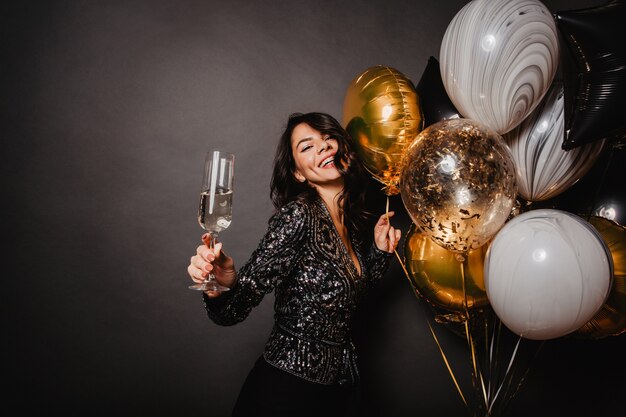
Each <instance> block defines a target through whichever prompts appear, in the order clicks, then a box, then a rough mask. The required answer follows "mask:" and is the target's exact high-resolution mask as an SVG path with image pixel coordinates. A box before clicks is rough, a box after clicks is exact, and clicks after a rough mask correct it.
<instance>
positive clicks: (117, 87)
mask: <svg viewBox="0 0 626 417" xmlns="http://www.w3.org/2000/svg"><path fill="white" fill-rule="evenodd" d="M14 3H15V4H13V5H10V6H7V5H4V6H2V19H3V22H2V25H1V29H0V30H2V43H3V51H4V53H3V59H2V64H1V65H2V83H1V86H2V90H1V102H2V110H1V114H2V120H3V121H4V122H3V124H2V130H1V132H2V147H3V152H2V155H3V160H4V162H3V173H4V174H3V182H4V187H3V194H4V199H3V200H4V204H3V206H4V209H3V214H4V215H3V218H4V221H5V222H6V226H5V228H4V230H6V235H5V239H3V240H4V241H5V242H6V243H7V244H8V248H7V249H5V251H6V250H8V252H5V258H4V259H5V260H6V262H7V264H8V268H7V273H6V274H3V275H4V280H3V293H4V299H5V303H4V307H3V322H5V324H4V325H3V328H4V329H6V332H5V334H4V337H3V338H4V340H5V342H4V345H5V347H6V348H8V349H7V351H5V355H3V372H2V375H3V379H4V380H5V384H8V389H7V390H6V391H5V397H6V401H3V404H6V405H5V406H4V407H3V408H5V407H9V406H10V405H15V406H17V407H18V408H17V410H19V414H27V413H28V412H33V411H39V412H44V413H46V414H48V413H51V412H52V411H55V412H56V411H60V412H63V413H66V414H69V415H74V414H82V415H153V416H159V415H180V416H192V415H193V416H198V415H211V416H224V415H227V414H228V413H229V411H230V409H231V407H232V404H233V402H234V400H235V398H236V395H237V392H238V389H239V387H240V385H241V383H242V381H243V379H244V378H245V376H246V374H247V372H248V370H249V368H250V367H251V366H252V364H253V362H254V361H255V359H256V358H257V357H258V355H259V354H260V352H261V350H262V348H263V345H264V342H265V339H266V337H267V335H268V332H269V329H270V327H271V320H272V303H273V297H272V296H269V297H267V299H265V300H264V301H263V303H262V304H261V306H259V308H257V309H256V310H255V311H254V312H253V313H252V315H251V316H250V317H249V319H248V320H247V321H246V322H244V323H242V324H240V325H237V326H234V327H230V328H221V327H218V326H216V325H214V324H213V323H211V322H210V321H209V320H208V319H207V318H206V316H205V313H204V310H203V306H202V300H201V297H200V295H199V294H198V293H197V292H193V291H190V290H188V289H187V285H188V284H189V281H188V277H187V274H186V266H187V264H188V261H189V257H190V256H191V255H192V254H193V253H194V251H195V247H196V246H197V245H198V243H199V238H200V235H201V232H202V231H201V229H200V228H199V226H198V225H197V223H196V218H195V216H196V209H197V207H196V204H197V200H198V189H199V185H200V175H201V170H202V162H203V158H204V154H205V152H206V151H207V150H209V149H212V148H219V149H224V150H228V151H230V152H233V153H235V154H236V155H237V163H236V165H237V166H236V197H235V203H234V204H235V205H234V221H233V224H232V227H231V228H230V229H228V230H227V231H225V232H224V233H223V235H222V238H223V241H224V243H225V245H226V248H227V249H228V251H229V253H230V254H231V255H232V256H234V258H235V259H236V260H237V263H238V264H239V265H241V264H242V263H243V262H245V260H246V259H247V257H248V255H249V254H250V253H251V251H252V250H253V249H254V248H255V247H256V245H257V243H258V241H259V239H260V237H261V236H262V234H263V232H264V231H265V228H266V222H267V219H268V218H269V216H270V215H271V213H272V207H271V204H270V201H269V197H268V184H269V179H270V173H271V164H272V159H273V153H274V149H275V144H276V141H277V138H278V136H279V134H280V132H281V129H282V128H283V126H284V124H285V122H286V118H287V115H288V114H290V113H291V112H295V111H301V112H307V111H325V112H328V113H331V114H333V115H335V116H336V117H337V118H339V119H341V111H342V104H343V98H344V94H345V91H346V88H347V86H348V84H349V83H350V81H351V80H352V78H353V77H354V76H356V75H357V74H358V73H360V72H361V71H363V70H365V69H366V68H368V67H370V66H373V65H377V64H384V65H388V66H391V67H394V68H396V69H398V70H400V71H401V72H403V73H404V74H405V75H407V76H408V77H409V78H410V79H412V80H413V81H414V82H415V83H417V81H419V78H420V76H421V74H422V71H423V70H424V68H425V66H426V62H427V59H428V57H429V56H430V55H433V56H435V57H438V55H439V46H440V41H441V39H442V37H443V34H444V32H445V29H446V27H447V25H448V23H449V22H450V20H451V19H452V17H453V16H454V15H455V13H456V12H457V11H458V10H460V8H461V7H462V6H463V5H464V4H465V3H466V2H465V1H461V0H455V1H452V0H448V1H440V2H426V1H401V0H385V1H359V0H350V1H343V2H338V1H325V0H315V1H268V2H253V1H199V0H198V1H192V0H186V1H177V2H173V1H172V2H167V1H148V0H145V1H107V2H105V1H97V2H80V1H59V2H41V3H33V2H14ZM596 4H598V2H593V1H591V0H577V1H565V0H558V1H557V0H553V1H546V5H547V6H548V7H549V8H550V10H552V11H559V10H570V9H574V8H579V7H587V6H592V5H596ZM372 201H373V202H372V207H371V209H372V210H373V211H375V212H382V211H383V210H384V199H382V198H379V197H377V196H373V198H372ZM391 203H392V206H393V207H395V208H396V210H398V211H399V212H400V215H399V218H398V219H397V224H398V225H400V226H401V228H402V229H403V231H404V232H405V233H406V231H407V229H408V225H409V221H408V219H407V216H406V214H403V208H402V204H401V201H400V200H399V197H394V198H393V199H392V202H391ZM426 316H427V315H426V314H425V310H424V309H423V308H422V305H421V304H420V303H419V302H418V301H417V300H416V299H415V297H414V295H413V293H412V291H411V289H410V287H409V285H408V283H407V282H406V280H405V278H404V276H403V273H402V271H401V270H400V267H399V266H398V263H397V262H395V263H394V265H393V267H392V268H391V270H390V271H389V273H388V275H387V276H386V279H385V281H384V282H383V283H382V284H381V285H380V286H379V287H378V288H377V289H376V291H375V292H373V293H372V294H371V295H370V297H369V299H368V300H367V302H366V303H365V305H363V307H362V308H361V310H360V311H359V314H358V316H357V320H356V322H355V325H354V330H355V341H356V344H357V348H358V349H359V351H360V361H361V370H362V374H363V375H362V376H363V378H364V381H363V388H364V391H365V394H366V395H365V404H366V410H364V411H363V413H364V414H365V415H371V416H379V415H380V416H451V415H467V414H466V413H465V411H464V406H463V404H462V403H461V401H460V399H459V397H458V395H457V394H456V391H455V389H454V386H453V384H452V382H451V380H450V377H449V375H448V373H447V371H446V369H445V367H444V365H443V362H442V360H441V358H440V356H439V353H438V350H437V347H436V345H435V343H434V342H433V340H432V337H431V336H430V333H429V331H428V327H427V324H426ZM437 330H438V333H439V334H440V338H441V342H442V344H443V346H444V348H445V350H446V353H447V354H448V355H449V356H450V358H451V360H452V361H453V362H454V363H457V364H459V365H458V366H459V371H458V372H459V374H466V373H465V371H466V369H465V368H464V366H465V365H466V364H467V363H468V361H469V357H468V353H467V350H466V345H465V342H464V341H463V340H462V339H461V338H459V337H458V336H456V335H454V334H453V333H452V332H450V331H449V330H447V329H445V328H443V327H439V328H438V329H437ZM623 339H624V338H612V339H604V340H598V341H580V340H574V339H570V338H561V339H557V340H554V341H549V342H547V343H546V344H545V346H544V349H543V350H542V352H541V353H540V355H539V357H538V358H537V360H536V361H535V362H533V364H532V367H531V372H530V374H529V376H528V379H527V381H526V384H525V385H524V387H523V388H522V391H521V392H520V394H519V395H518V398H516V399H515V400H514V402H513V403H512V405H511V408H510V414H509V415H511V416H527V415H536V416H543V415H565V414H569V415H574V416H583V415H585V416H586V415H596V416H609V415H614V414H615V413H616V412H619V410H623V409H624V406H626V402H625V400H624V397H623V393H624V388H626V384H625V382H624V363H623V352H624V350H623V349H624V343H623V342H624V340H623ZM465 382H467V381H465ZM5 386H6V385H5Z"/></svg>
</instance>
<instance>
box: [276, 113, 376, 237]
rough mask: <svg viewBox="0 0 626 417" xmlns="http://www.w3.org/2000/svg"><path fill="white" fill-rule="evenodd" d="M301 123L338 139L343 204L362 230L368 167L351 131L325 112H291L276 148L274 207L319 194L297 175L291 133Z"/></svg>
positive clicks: (353, 224) (355, 226) (351, 223)
mask: <svg viewBox="0 0 626 417" xmlns="http://www.w3.org/2000/svg"><path fill="white" fill-rule="evenodd" d="M301 123H305V124H307V125H309V126H310V127H311V128H313V129H315V130H317V131H318V132H320V133H321V134H322V135H328V136H330V137H332V138H334V139H336V140H337V153H336V154H335V160H336V161H342V162H343V163H341V164H336V165H335V166H336V167H337V169H338V170H339V172H340V173H341V175H342V177H343V179H344V188H343V193H342V194H341V196H340V197H339V205H340V207H342V210H343V216H344V221H345V222H346V223H347V224H348V226H349V227H351V228H352V229H353V230H359V229H360V226H361V225H362V223H363V222H364V221H365V220H366V219H367V215H368V213H367V212H366V211H365V210H364V205H365V193H366V181H365V178H366V176H365V168H364V167H363V164H362V163H361V160H360V159H359V156H358V155H357V153H356V151H355V147H354V141H353V140H352V138H351V137H350V135H349V134H348V132H346V130H345V129H344V128H343V127H342V126H341V125H340V124H339V122H338V121H337V120H335V118H333V117H332V116H330V115H328V114H325V113H306V114H303V113H293V114H291V115H290V116H289V120H288V121H287V127H286V128H285V131H284V132H283V134H282V136H281V137H280V141H279V143H278V148H277V149H276V157H275V159H274V172H273V173H272V181H271V183H270V196H271V198H272V202H273V203H274V207H275V208H276V209H279V208H280V207H282V206H284V205H285V204H287V203H289V202H290V201H293V200H306V201H313V200H314V199H316V198H317V196H318V194H317V191H315V188H313V187H311V186H310V185H309V184H308V182H306V181H305V182H300V181H298V180H297V179H296V178H295V176H294V173H295V171H296V164H295V160H294V158H293V153H292V152H293V151H292V145H291V135H292V133H293V130H294V129H295V127H296V126H298V125H299V124H301Z"/></svg>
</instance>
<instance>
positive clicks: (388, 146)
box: [343, 65, 423, 195]
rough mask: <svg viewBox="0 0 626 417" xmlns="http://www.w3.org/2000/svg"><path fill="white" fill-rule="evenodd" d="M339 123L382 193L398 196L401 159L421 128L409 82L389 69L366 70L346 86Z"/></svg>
mask: <svg viewBox="0 0 626 417" xmlns="http://www.w3.org/2000/svg"><path fill="white" fill-rule="evenodd" d="M343 124H344V126H345V127H346V130H347V131H348V133H350V135H351V136H352V138H353V139H354V141H355V143H356V146H357V152H358V153H359V155H360V156H361V159H362V160H363V163H364V165H365V167H366V168H367V170H368V171H369V172H370V173H371V174H372V176H373V177H374V178H375V179H377V180H378V181H380V182H381V183H383V184H384V185H385V186H386V187H385V189H384V191H385V193H386V194H387V195H394V194H398V193H399V192H400V191H399V189H398V180H399V177H400V170H401V167H400V164H401V162H402V156H403V155H404V152H405V150H406V148H407V147H408V146H409V144H410V143H411V142H412V141H413V139H415V137H416V136H417V134H418V133H419V132H420V131H421V130H422V128H423V118H422V111H421V109H420V106H419V100H418V98H417V93H416V92H415V88H414V87H413V84H412V83H411V81H410V80H409V79H408V78H406V77H405V76H404V75H403V74H402V73H400V72H399V71H397V70H395V69H393V68H390V67H386V66H382V65H379V66H375V67H371V68H368V69H367V70H366V71H365V72H363V73H362V74H360V75H358V76H357V77H356V78H355V79H354V80H352V82H351V83H350V86H349V87H348V90H347V92H346V97H345V101H344V105H343Z"/></svg>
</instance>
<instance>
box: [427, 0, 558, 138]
mask: <svg viewBox="0 0 626 417" xmlns="http://www.w3.org/2000/svg"><path fill="white" fill-rule="evenodd" d="M558 57H559V42H558V34H557V28H556V24H555V22H554V19H553V17H552V14H551V13H550V11H549V10H548V9H547V8H546V7H545V6H544V4H543V3H542V2H540V1H539V0H473V1H471V2H469V3H468V4H466V5H465V7H463V8H462V9H461V10H460V11H459V12H458V13H457V14H456V15H455V16H454V18H453V19H452V21H451V22H450V24H449V25H448V28H447V29H446V32H445V34H444V37H443V40H442V42H441V50H440V53H439V59H440V66H441V77H442V79H443V84H444V86H445V88H446V91H447V93H448V96H449V97H450V99H451V100H452V103H454V106H455V107H456V108H457V109H458V110H459V111H460V112H461V114H462V115H463V117H466V118H470V119H473V120H478V121H480V122H481V123H483V124H484V125H486V126H488V127H489V128H491V129H493V130H495V131H496V132H498V133H500V134H503V133H506V132H508V131H510V130H511V129H513V128H514V127H515V126H517V125H518V124H519V123H521V122H522V120H524V119H525V118H526V117H527V116H528V115H529V114H530V112H531V111H532V110H533V109H534V108H535V106H536V105H537V104H538V103H539V101H540V100H541V98H542V97H543V95H544V94H545V93H546V91H547V90H548V88H549V87H550V85H551V83H552V80H553V79H554V76H555V74H556V71H557V67H558Z"/></svg>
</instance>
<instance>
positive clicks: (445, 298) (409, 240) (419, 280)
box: [404, 225, 489, 312]
mask: <svg viewBox="0 0 626 417" xmlns="http://www.w3.org/2000/svg"><path fill="white" fill-rule="evenodd" d="M487 246H488V245H483V246H482V247H480V248H478V249H475V250H472V251H469V253H468V254H467V256H465V257H464V260H463V262H459V261H458V260H457V256H456V255H455V253H453V252H450V251H449V250H446V249H444V248H442V247H441V246H439V245H437V244H435V243H434V242H433V241H432V240H431V239H430V237H429V236H426V235H425V234H423V233H421V232H420V231H419V230H417V228H416V227H415V225H411V227H410V228H409V232H408V233H407V236H406V240H405V243H404V257H405V261H406V262H405V264H406V268H407V271H408V272H409V276H410V279H411V284H413V288H414V289H415V291H416V292H417V293H418V294H419V295H420V296H422V297H423V298H425V299H426V300H428V302H430V303H431V304H432V305H434V306H435V307H440V308H443V309H445V310H447V311H457V312H464V311H465V310H466V306H467V310H471V309H474V308H478V307H484V306H486V305H487V304H489V300H488V299H487V293H486V292H485V281H484V279H483V262H484V260H485V253H486V252H487Z"/></svg>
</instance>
